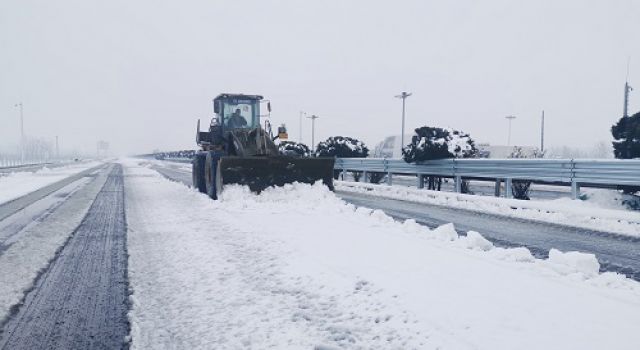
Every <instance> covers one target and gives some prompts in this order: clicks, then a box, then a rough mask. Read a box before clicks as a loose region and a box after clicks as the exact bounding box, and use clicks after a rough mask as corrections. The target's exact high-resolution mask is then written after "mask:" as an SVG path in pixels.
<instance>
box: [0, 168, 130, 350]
mask: <svg viewBox="0 0 640 350" xmlns="http://www.w3.org/2000/svg"><path fill="white" fill-rule="evenodd" d="M127 290H128V285H127V252H126V221H125V212H124V188H123V179H122V167H121V166H120V165H115V166H113V168H112V170H111V173H110V174H109V176H108V178H107V181H106V183H105V184H104V186H103V188H102V189H101V190H100V192H99V193H98V195H97V197H96V198H95V201H94V202H93V204H92V205H91V207H90V209H89V212H88V213H87V215H86V216H85V218H84V220H83V221H82V223H81V224H80V226H79V227H78V228H77V229H76V231H75V232H74V233H73V234H72V235H71V237H70V238H69V239H68V240H67V242H66V243H65V245H64V246H63V247H62V249H61V250H60V251H58V253H57V254H56V256H55V257H54V259H53V261H52V262H51V264H50V266H49V267H48V268H47V269H46V270H45V271H44V272H43V273H42V274H41V275H40V276H39V277H38V279H37V280H36V282H35V286H34V287H33V289H32V290H31V291H30V292H29V293H28V294H27V295H26V297H25V300H24V303H23V304H22V305H20V306H19V307H18V308H17V310H16V311H15V313H14V314H13V315H12V316H11V317H10V318H9V319H8V321H7V322H6V323H5V324H4V327H3V331H2V333H1V335H0V349H120V348H126V347H127V346H128V345H127V343H126V340H125V339H126V337H127V335H128V334H129V324H128V321H127V311H128V304H127V300H128V299H127V296H128V294H127V293H128V292H127Z"/></svg>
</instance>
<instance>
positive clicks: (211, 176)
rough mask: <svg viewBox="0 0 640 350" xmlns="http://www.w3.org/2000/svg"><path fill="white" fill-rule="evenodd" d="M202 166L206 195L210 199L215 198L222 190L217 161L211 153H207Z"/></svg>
mask: <svg viewBox="0 0 640 350" xmlns="http://www.w3.org/2000/svg"><path fill="white" fill-rule="evenodd" d="M204 163H205V166H204V180H205V184H206V191H207V195H208V196H209V197H211V199H214V200H217V199H218V197H219V195H220V193H221V192H222V191H221V190H222V179H221V177H220V171H219V169H220V168H219V163H220V162H219V161H218V159H216V158H214V157H213V153H212V152H209V153H207V157H206V159H205V162H204Z"/></svg>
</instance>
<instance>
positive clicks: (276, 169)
mask: <svg viewBox="0 0 640 350" xmlns="http://www.w3.org/2000/svg"><path fill="white" fill-rule="evenodd" d="M264 102H266V101H263V97H262V96H259V95H243V94H220V95H218V96H217V97H216V98H215V99H214V100H213V110H214V113H215V116H214V117H213V119H212V120H211V123H210V125H209V129H208V131H200V120H198V126H197V132H196V142H197V144H198V146H199V147H200V150H199V151H198V152H197V153H196V155H195V157H194V158H193V161H192V178H193V187H194V188H197V189H198V190H199V191H200V192H202V193H207V195H209V197H211V198H212V199H218V198H219V197H220V194H221V193H222V191H223V189H224V187H225V185H229V184H239V185H245V186H248V187H249V189H250V190H251V191H252V192H256V193H260V192H261V191H263V190H264V189H266V188H268V187H271V186H284V185H285V184H288V183H293V182H302V183H315V182H316V181H318V180H321V181H322V182H323V183H324V184H325V185H326V186H327V187H329V189H331V190H333V176H332V175H333V165H334V159H333V158H302V157H293V156H288V155H287V156H284V155H280V154H279V151H278V147H277V146H276V143H275V141H276V140H278V139H281V140H286V138H287V133H286V129H285V128H284V126H281V127H279V128H278V134H277V135H276V136H275V137H274V136H273V132H272V130H271V124H270V122H269V121H268V120H265V123H264V128H263V127H262V125H261V123H260V118H261V117H267V116H268V115H261V114H260V107H261V105H262V104H263V103H264ZM266 104H267V110H268V112H269V113H270V112H271V104H270V103H269V102H266Z"/></svg>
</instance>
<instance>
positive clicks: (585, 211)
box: [336, 181, 640, 237]
mask: <svg viewBox="0 0 640 350" xmlns="http://www.w3.org/2000/svg"><path fill="white" fill-rule="evenodd" d="M336 190H337V191H344V192H355V193H366V194H367V195H371V196H380V197H384V198H392V199H401V200H406V201H411V202H417V203H427V204H436V205H443V206H447V207H453V208H461V209H467V210H475V211H481V212H487V213H493V214H500V215H507V216H510V217H517V218H522V219H528V220H538V221H543V222H549V223H557V224H562V225H570V226H576V227H582V228H587V229H591V230H601V231H606V232H614V233H619V234H624V235H630V236H635V237H640V213H639V212H637V211H630V210H624V209H611V207H610V208H605V207H603V206H604V204H595V203H590V202H583V201H580V200H570V199H556V200H549V201H521V200H516V199H506V198H495V197H482V196H474V195H466V194H458V193H451V192H439V191H429V190H424V189H417V188H410V187H406V186H387V185H377V184H370V183H362V182H347V181H336ZM598 193H600V192H598ZM600 196H603V195H602V194H600ZM602 201H603V202H604V201H605V200H602Z"/></svg>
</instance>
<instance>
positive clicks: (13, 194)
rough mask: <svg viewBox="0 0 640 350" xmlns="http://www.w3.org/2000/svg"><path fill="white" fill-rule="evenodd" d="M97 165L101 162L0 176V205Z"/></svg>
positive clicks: (74, 164)
mask: <svg viewBox="0 0 640 350" xmlns="http://www.w3.org/2000/svg"><path fill="white" fill-rule="evenodd" d="M99 164H101V162H95V161H92V162H82V163H73V164H70V165H66V166H61V167H55V168H46V167H45V168H42V169H40V170H38V171H35V172H28V171H19V170H18V171H16V172H12V173H9V174H7V175H6V176H0V204H2V203H5V202H8V201H10V200H13V199H16V198H18V197H20V196H24V195H25V194H27V193H30V192H33V191H35V190H37V189H39V188H42V187H44V186H47V185H50V184H52V183H54V182H56V181H60V180H62V179H64V178H66V177H69V176H71V175H74V174H77V173H79V172H81V171H83V170H87V169H89V168H92V167H95V166H97V165H99Z"/></svg>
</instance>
